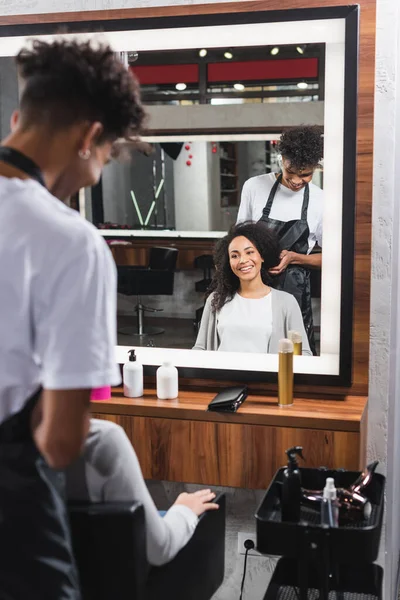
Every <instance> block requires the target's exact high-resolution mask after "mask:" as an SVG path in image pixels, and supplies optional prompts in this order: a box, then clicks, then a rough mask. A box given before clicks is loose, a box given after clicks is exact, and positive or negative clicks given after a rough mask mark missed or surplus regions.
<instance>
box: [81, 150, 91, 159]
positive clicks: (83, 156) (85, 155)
mask: <svg viewBox="0 0 400 600" xmlns="http://www.w3.org/2000/svg"><path fill="white" fill-rule="evenodd" d="M91 154H92V153H91V152H90V150H89V148H87V150H79V152H78V156H79V158H81V159H82V160H89V158H90V156H91Z"/></svg>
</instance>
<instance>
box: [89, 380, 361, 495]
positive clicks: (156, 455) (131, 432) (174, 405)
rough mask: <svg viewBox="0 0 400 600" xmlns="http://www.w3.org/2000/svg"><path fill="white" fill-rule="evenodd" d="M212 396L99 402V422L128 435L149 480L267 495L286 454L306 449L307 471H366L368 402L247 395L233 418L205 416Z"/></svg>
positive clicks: (149, 394)
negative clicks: (285, 401) (283, 401)
mask: <svg viewBox="0 0 400 600" xmlns="http://www.w3.org/2000/svg"><path fill="white" fill-rule="evenodd" d="M213 396H214V394H211V393H205V392H191V391H190V392H189V391H181V392H180V394H179V399H177V400H168V401H161V400H157V397H156V395H155V392H154V390H146V392H145V395H144V397H143V398H137V399H131V398H125V397H124V396H123V394H122V390H121V389H116V390H114V392H113V397H112V399H111V400H110V401H107V402H93V403H92V410H93V412H94V416H96V417H97V418H102V419H107V420H110V421H114V422H115V423H118V424H119V425H121V426H122V427H123V428H124V430H125V431H126V433H127V435H128V437H129V439H130V440H131V441H132V444H133V446H134V447H135V450H136V452H137V455H138V458H139V461H140V464H141V467H142V470H143V475H144V477H145V478H147V479H157V480H165V481H183V482H186V483H199V484H203V485H222V486H233V487H242V488H253V489H265V488H266V487H267V486H268V484H269V482H270V481H271V479H272V477H273V475H274V473H275V472H276V470H277V469H278V468H279V467H281V466H282V465H283V464H285V460H286V456H285V450H286V449H287V448H290V447H291V446H296V445H300V446H303V449H304V456H305V458H306V463H305V465H306V466H307V467H320V466H326V467H330V468H340V467H343V468H345V469H352V470H357V469H359V468H363V467H364V466H365V464H364V463H365V460H366V456H365V454H366V452H365V434H366V412H367V411H366V405H367V403H366V398H363V397H348V398H347V399H346V400H344V401H342V402H340V401H332V400H331V401H330V400H324V401H320V400H311V399H310V400H307V399H296V400H295V403H294V405H293V406H292V407H290V408H287V409H282V408H279V407H278V405H277V399H276V398H273V397H271V398H267V397H261V396H249V397H248V399H247V400H246V402H245V403H244V404H243V405H242V406H241V407H240V409H239V411H238V412H237V413H234V414H230V413H226V414H224V413H212V412H207V411H206V407H207V404H208V403H209V401H210V400H211V399H212V398H213Z"/></svg>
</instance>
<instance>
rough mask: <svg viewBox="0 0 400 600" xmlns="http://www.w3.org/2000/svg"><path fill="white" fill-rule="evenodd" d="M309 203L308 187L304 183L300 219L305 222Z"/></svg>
mask: <svg viewBox="0 0 400 600" xmlns="http://www.w3.org/2000/svg"><path fill="white" fill-rule="evenodd" d="M309 201H310V186H309V185H308V183H306V186H305V188H304V193H303V206H302V207H301V219H302V221H307V212H308V203H309Z"/></svg>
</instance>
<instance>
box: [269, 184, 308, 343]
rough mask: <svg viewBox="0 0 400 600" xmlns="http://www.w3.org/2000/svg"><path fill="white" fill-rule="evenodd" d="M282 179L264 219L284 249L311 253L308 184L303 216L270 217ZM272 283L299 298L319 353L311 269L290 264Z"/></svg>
mask: <svg viewBox="0 0 400 600" xmlns="http://www.w3.org/2000/svg"><path fill="white" fill-rule="evenodd" d="M281 181H282V174H280V175H279V177H278V178H277V180H276V181H275V183H274V185H273V186H272V188H271V191H270V193H269V197H268V200H267V203H266V205H265V207H264V209H263V214H262V217H261V219H260V221H264V222H265V223H266V224H267V225H268V227H270V228H271V229H273V230H274V231H275V233H276V234H277V236H278V238H279V244H280V248H281V250H289V251H292V252H297V253H298V254H308V238H309V235H310V230H309V227H308V222H307V212H308V203H309V198H310V190H309V186H308V183H307V184H306V186H305V188H304V195H303V205H302V208H301V217H300V219H294V220H293V221H286V222H285V221H278V220H276V219H271V218H270V216H269V213H270V212H271V207H272V203H273V201H274V198H275V194H276V192H277V189H278V187H279V185H280V184H281ZM272 285H273V287H275V288H276V289H278V290H284V291H285V292H288V293H289V294H292V295H293V296H294V297H295V298H296V300H297V302H298V303H299V306H300V309H301V313H302V315H303V321H304V327H305V330H306V333H307V337H308V341H309V344H310V348H311V352H312V353H313V354H316V351H315V340H314V324H313V315H312V308H311V286H310V270H309V269H308V268H307V267H303V266H301V265H289V266H288V267H287V269H285V271H284V272H283V273H282V274H281V275H277V276H276V277H275V276H274V277H273V282H272Z"/></svg>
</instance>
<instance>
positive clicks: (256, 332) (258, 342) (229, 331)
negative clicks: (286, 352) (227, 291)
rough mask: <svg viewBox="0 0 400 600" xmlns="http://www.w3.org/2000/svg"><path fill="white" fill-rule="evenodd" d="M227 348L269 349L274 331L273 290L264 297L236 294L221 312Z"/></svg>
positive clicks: (222, 345)
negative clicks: (247, 296)
mask: <svg viewBox="0 0 400 600" xmlns="http://www.w3.org/2000/svg"><path fill="white" fill-rule="evenodd" d="M217 331H218V337H219V339H220V345H219V347H218V350H221V351H223V352H257V353H265V352H268V346H269V340H270V338H271V334H272V303H271V293H269V294H268V295H267V296H264V298H243V297H242V296H240V295H239V294H235V296H234V297H233V299H232V300H231V301H230V302H227V303H226V304H224V306H223V307H222V308H221V310H220V312H219V313H218V316H217Z"/></svg>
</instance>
